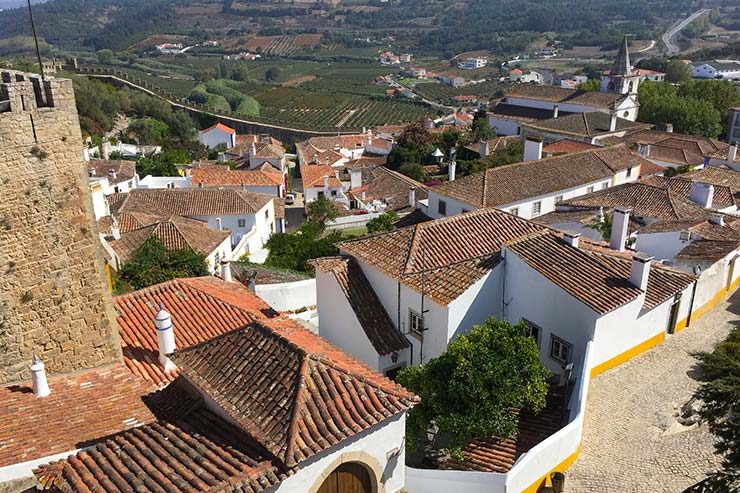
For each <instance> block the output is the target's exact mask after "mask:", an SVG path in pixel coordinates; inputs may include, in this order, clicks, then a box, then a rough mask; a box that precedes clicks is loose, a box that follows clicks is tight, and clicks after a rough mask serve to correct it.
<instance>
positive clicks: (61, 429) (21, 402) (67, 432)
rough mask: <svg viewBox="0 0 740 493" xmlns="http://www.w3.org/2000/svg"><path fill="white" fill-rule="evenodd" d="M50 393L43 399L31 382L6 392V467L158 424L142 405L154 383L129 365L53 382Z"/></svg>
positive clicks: (0, 403)
mask: <svg viewBox="0 0 740 493" xmlns="http://www.w3.org/2000/svg"><path fill="white" fill-rule="evenodd" d="M29 363H30V361H29ZM49 387H50V388H51V395H49V396H47V397H44V398H42V399H39V398H37V397H36V396H35V395H34V394H33V392H32V391H31V388H30V382H29V385H28V386H26V385H22V386H21V385H11V386H8V387H2V388H0V416H2V420H0V421H1V422H0V467H2V466H9V465H12V464H17V463H20V462H26V461H30V460H33V459H38V458H41V457H46V456H49V455H54V454H59V453H62V452H67V451H71V450H74V449H77V448H80V447H83V446H86V444H88V443H89V442H92V441H95V440H97V439H98V438H100V437H101V436H106V435H110V434H113V433H117V432H119V431H121V430H126V429H129V428H132V427H134V426H138V425H140V424H142V423H147V422H150V421H152V420H153V419H154V416H153V415H152V413H151V412H150V411H149V409H148V408H147V407H146V406H145V405H144V403H143V402H142V400H141V397H142V396H143V395H145V394H147V393H148V392H150V391H151V390H152V385H151V382H148V381H146V380H143V379H141V378H139V377H137V376H135V375H132V374H131V373H130V372H129V371H128V370H127V369H126V368H125V367H124V366H123V365H115V366H109V367H106V368H99V369H96V370H92V371H85V372H82V373H77V374H73V375H66V376H56V377H53V376H52V377H49Z"/></svg>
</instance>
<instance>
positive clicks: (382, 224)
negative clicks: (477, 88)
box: [367, 211, 398, 233]
mask: <svg viewBox="0 0 740 493" xmlns="http://www.w3.org/2000/svg"><path fill="white" fill-rule="evenodd" d="M396 221H398V214H396V213H395V212H393V211H389V212H384V213H383V214H381V215H379V216H378V217H376V218H374V219H371V220H369V221H368V222H367V232H368V233H384V232H386V231H390V230H392V229H393V225H394V224H395V222H396Z"/></svg>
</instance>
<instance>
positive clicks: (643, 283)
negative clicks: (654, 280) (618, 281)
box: [630, 252, 653, 291]
mask: <svg viewBox="0 0 740 493" xmlns="http://www.w3.org/2000/svg"><path fill="white" fill-rule="evenodd" d="M652 260H653V257H651V256H649V255H648V254H646V253H642V252H636V253H635V254H634V255H632V266H631V267H630V283H631V284H632V285H633V286H635V287H637V288H640V290H641V291H645V290H646V289H647V285H648V278H649V277H650V264H651V263H652Z"/></svg>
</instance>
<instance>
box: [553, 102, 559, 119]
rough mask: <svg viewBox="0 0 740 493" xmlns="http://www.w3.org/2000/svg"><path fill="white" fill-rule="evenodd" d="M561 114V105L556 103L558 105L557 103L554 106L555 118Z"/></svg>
mask: <svg viewBox="0 0 740 493" xmlns="http://www.w3.org/2000/svg"><path fill="white" fill-rule="evenodd" d="M559 114H560V105H557V104H556V105H555V106H554V107H553V108H552V117H553V118H557V117H558V115H559Z"/></svg>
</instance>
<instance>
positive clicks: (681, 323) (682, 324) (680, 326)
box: [674, 318, 689, 334]
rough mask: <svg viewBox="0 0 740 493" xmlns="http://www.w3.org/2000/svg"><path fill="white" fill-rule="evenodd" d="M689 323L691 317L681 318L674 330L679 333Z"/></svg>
mask: <svg viewBox="0 0 740 493" xmlns="http://www.w3.org/2000/svg"><path fill="white" fill-rule="evenodd" d="M688 323H689V319H688V318H684V319H683V320H679V321H678V323H677V324H676V327H675V329H674V331H675V332H676V334H678V333H679V332H681V331H682V330H683V329H685V328H686V326H687V325H688Z"/></svg>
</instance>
